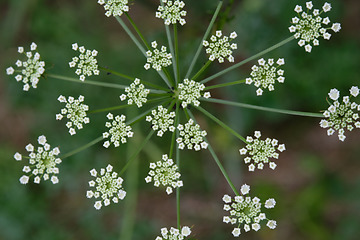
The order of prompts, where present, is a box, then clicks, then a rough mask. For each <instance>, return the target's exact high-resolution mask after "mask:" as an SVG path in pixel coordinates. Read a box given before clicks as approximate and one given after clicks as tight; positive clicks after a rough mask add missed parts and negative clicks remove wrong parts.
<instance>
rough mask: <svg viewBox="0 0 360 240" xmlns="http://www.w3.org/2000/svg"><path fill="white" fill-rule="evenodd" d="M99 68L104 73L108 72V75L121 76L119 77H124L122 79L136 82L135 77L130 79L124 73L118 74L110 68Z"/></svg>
mask: <svg viewBox="0 0 360 240" xmlns="http://www.w3.org/2000/svg"><path fill="white" fill-rule="evenodd" d="M98 68H99V69H100V70H102V71H104V72H107V73H111V74H114V75H116V76H119V77H122V78H125V79H129V80H131V81H134V79H135V78H134V77H130V76H128V75H125V74H122V73H119V72H116V71H114V70H111V69H108V68H105V67H100V66H98Z"/></svg>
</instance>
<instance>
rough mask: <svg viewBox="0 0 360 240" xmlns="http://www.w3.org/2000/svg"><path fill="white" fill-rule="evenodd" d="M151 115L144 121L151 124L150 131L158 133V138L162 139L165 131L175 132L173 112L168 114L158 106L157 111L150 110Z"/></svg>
mask: <svg viewBox="0 0 360 240" xmlns="http://www.w3.org/2000/svg"><path fill="white" fill-rule="evenodd" d="M151 114H152V116H151V115H148V116H146V121H147V122H151V125H152V129H153V130H154V131H158V132H157V135H158V136H159V137H162V136H163V134H164V133H165V132H166V131H167V130H169V131H171V132H174V131H175V126H174V118H175V112H170V113H168V110H167V109H166V108H164V107H163V106H161V105H160V106H158V108H157V110H156V109H154V110H152V111H151Z"/></svg>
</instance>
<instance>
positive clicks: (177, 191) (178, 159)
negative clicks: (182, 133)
mask: <svg viewBox="0 0 360 240" xmlns="http://www.w3.org/2000/svg"><path fill="white" fill-rule="evenodd" d="M179 107H180V102H177V103H176V117H175V126H177V125H178V123H179V121H180V119H179ZM175 132H176V138H178V137H179V130H178V129H175ZM173 141H174V143H175V140H174V139H173ZM175 155H176V165H177V166H178V168H179V171H180V149H179V148H178V147H177V148H176V154H175ZM176 216H177V227H178V229H180V188H176Z"/></svg>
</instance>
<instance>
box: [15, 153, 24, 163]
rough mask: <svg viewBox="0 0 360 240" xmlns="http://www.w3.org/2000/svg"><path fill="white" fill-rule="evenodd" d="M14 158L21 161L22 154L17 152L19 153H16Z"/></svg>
mask: <svg viewBox="0 0 360 240" xmlns="http://www.w3.org/2000/svg"><path fill="white" fill-rule="evenodd" d="M14 158H15V160H16V161H21V159H22V155H21V154H20V153H18V152H17V153H15V154H14Z"/></svg>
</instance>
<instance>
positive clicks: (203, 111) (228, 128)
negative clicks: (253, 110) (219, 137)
mask: <svg viewBox="0 0 360 240" xmlns="http://www.w3.org/2000/svg"><path fill="white" fill-rule="evenodd" d="M195 108H196V109H198V110H199V111H200V112H202V113H204V114H205V115H206V116H207V117H209V118H210V119H211V120H213V121H214V122H216V123H217V124H219V125H220V126H221V127H223V128H224V129H225V130H227V131H229V132H230V133H231V134H232V135H234V136H235V137H237V138H238V139H240V140H241V141H243V142H244V143H245V144H247V143H248V142H247V141H246V139H245V138H244V137H243V136H241V135H240V134H238V133H237V132H236V131H235V130H233V129H232V128H230V127H229V126H228V125H226V124H225V123H223V122H222V121H220V120H219V119H218V118H216V117H215V116H214V115H212V114H211V113H209V112H208V111H206V110H205V109H203V108H202V107H200V106H198V107H195Z"/></svg>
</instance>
